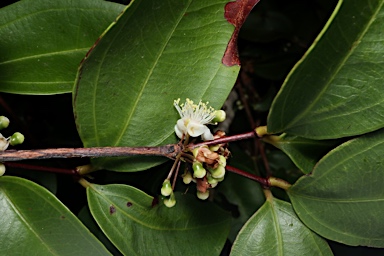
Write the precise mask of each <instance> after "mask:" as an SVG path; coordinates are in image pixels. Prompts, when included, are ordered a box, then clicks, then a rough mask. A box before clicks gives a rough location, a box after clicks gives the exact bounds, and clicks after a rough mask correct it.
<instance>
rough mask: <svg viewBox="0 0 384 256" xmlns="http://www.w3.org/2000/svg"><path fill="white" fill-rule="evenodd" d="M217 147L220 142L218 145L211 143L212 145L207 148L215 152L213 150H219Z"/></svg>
mask: <svg viewBox="0 0 384 256" xmlns="http://www.w3.org/2000/svg"><path fill="white" fill-rule="evenodd" d="M219 148H220V144H219V145H213V146H210V147H209V150H211V151H213V152H215V151H217V150H219Z"/></svg>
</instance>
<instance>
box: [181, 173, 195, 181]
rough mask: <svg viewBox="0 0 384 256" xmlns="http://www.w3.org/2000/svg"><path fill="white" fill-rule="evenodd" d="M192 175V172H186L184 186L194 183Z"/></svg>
mask: <svg viewBox="0 0 384 256" xmlns="http://www.w3.org/2000/svg"><path fill="white" fill-rule="evenodd" d="M192 179H193V178H192V174H191V173H190V172H186V173H185V174H184V175H183V182H184V184H189V183H191V182H192Z"/></svg>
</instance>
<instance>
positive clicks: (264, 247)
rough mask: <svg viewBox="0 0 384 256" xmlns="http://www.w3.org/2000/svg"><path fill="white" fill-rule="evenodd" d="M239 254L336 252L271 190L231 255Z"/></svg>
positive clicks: (289, 205)
mask: <svg viewBox="0 0 384 256" xmlns="http://www.w3.org/2000/svg"><path fill="white" fill-rule="evenodd" d="M268 194H269V195H268ZM236 255H241V256H242V255H271V256H280V255H333V254H332V251H331V249H330V248H329V246H328V244H327V242H326V241H325V240H324V239H322V238H321V237H319V236H318V235H316V234H315V233H313V232H312V231H311V230H310V229H308V228H307V227H306V226H305V225H304V224H303V223H302V222H301V221H300V219H299V218H298V217H297V216H296V214H295V212H294V211H293V209H292V206H291V204H289V203H287V202H284V201H281V200H279V199H276V198H273V196H272V194H270V192H269V193H267V200H266V201H265V203H264V205H263V206H262V207H261V208H260V209H259V210H258V211H257V212H256V213H255V214H254V215H253V216H252V217H251V218H250V219H249V220H248V222H247V223H246V224H245V225H244V227H243V228H242V230H241V231H240V233H239V235H238V237H237V238H236V240H235V242H234V244H233V247H232V251H231V256H236Z"/></svg>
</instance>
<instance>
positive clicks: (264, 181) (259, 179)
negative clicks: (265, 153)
mask: <svg viewBox="0 0 384 256" xmlns="http://www.w3.org/2000/svg"><path fill="white" fill-rule="evenodd" d="M225 169H227V170H228V171H230V172H233V173H236V174H239V175H241V176H243V177H246V178H249V179H251V180H254V181H257V182H258V183H260V184H261V185H262V186H264V187H270V184H269V182H268V179H265V178H262V177H260V176H257V175H254V174H251V173H249V172H245V171H243V170H240V169H238V168H236V167H233V166H229V165H227V166H226V167H225Z"/></svg>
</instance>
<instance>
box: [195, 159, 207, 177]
mask: <svg viewBox="0 0 384 256" xmlns="http://www.w3.org/2000/svg"><path fill="white" fill-rule="evenodd" d="M192 169H193V176H194V177H195V178H203V177H204V176H205V174H207V171H206V170H205V169H204V167H203V165H202V164H201V163H200V162H197V161H195V162H193V165H192Z"/></svg>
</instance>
